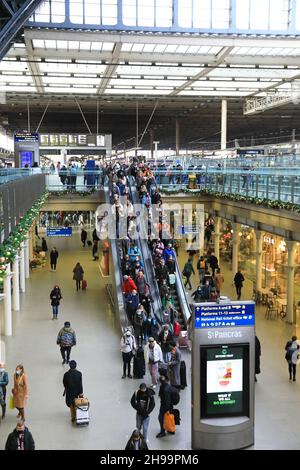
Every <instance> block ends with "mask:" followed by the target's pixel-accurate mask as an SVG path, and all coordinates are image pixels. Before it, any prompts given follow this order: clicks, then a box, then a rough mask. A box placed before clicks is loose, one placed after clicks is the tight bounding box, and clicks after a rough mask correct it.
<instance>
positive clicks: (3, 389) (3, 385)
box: [0, 362, 9, 419]
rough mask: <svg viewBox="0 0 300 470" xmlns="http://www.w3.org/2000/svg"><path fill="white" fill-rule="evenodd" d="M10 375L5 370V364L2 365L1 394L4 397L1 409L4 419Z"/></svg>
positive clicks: (0, 377)
mask: <svg viewBox="0 0 300 470" xmlns="http://www.w3.org/2000/svg"><path fill="white" fill-rule="evenodd" d="M8 382H9V379H8V373H7V372H6V370H5V364H4V362H1V363H0V392H1V396H2V402H1V408H2V419H4V418H5V413H6V387H7V385H8Z"/></svg>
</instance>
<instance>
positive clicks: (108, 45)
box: [102, 42, 115, 52]
mask: <svg viewBox="0 0 300 470" xmlns="http://www.w3.org/2000/svg"><path fill="white" fill-rule="evenodd" d="M114 46H115V43H114V42H104V43H103V45H102V51H106V52H111V51H112V50H113V48H114Z"/></svg>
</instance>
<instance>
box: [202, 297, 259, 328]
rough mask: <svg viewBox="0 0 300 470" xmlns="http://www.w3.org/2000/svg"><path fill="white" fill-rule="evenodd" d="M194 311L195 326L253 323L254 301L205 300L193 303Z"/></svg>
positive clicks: (245, 324) (206, 326)
mask: <svg viewBox="0 0 300 470" xmlns="http://www.w3.org/2000/svg"><path fill="white" fill-rule="evenodd" d="M194 313H195V325H194V326H195V328H226V327H227V328H228V327H234V326H253V325H254V324H255V315H254V314H255V303H254V302H252V301H246V302H231V303H227V304H222V303H220V304H218V303H212V302H206V303H203V304H201V305H195V306H194Z"/></svg>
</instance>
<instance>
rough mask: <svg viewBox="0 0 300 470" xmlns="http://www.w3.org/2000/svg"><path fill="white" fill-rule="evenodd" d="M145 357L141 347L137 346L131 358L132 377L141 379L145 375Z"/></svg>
mask: <svg viewBox="0 0 300 470" xmlns="http://www.w3.org/2000/svg"><path fill="white" fill-rule="evenodd" d="M145 372H146V367H145V358H144V351H143V348H138V349H137V351H136V355H135V356H134V358H133V377H134V378H135V379H142V378H143V377H144V375H145Z"/></svg>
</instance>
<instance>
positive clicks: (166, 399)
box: [156, 375, 173, 437]
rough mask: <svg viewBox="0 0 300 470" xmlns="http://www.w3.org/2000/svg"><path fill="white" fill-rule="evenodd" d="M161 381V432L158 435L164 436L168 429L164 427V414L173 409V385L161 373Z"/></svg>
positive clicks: (159, 419) (159, 417)
mask: <svg viewBox="0 0 300 470" xmlns="http://www.w3.org/2000/svg"><path fill="white" fill-rule="evenodd" d="M159 381H160V389H159V394H158V395H159V397H160V408H159V415H158V421H159V424H160V432H159V433H158V434H157V435H156V437H163V436H166V431H165V429H164V415H165V413H166V412H167V411H172V410H173V405H172V396H171V391H172V387H171V385H170V384H169V383H168V381H169V379H168V377H166V376H164V375H161V376H160V378H159Z"/></svg>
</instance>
